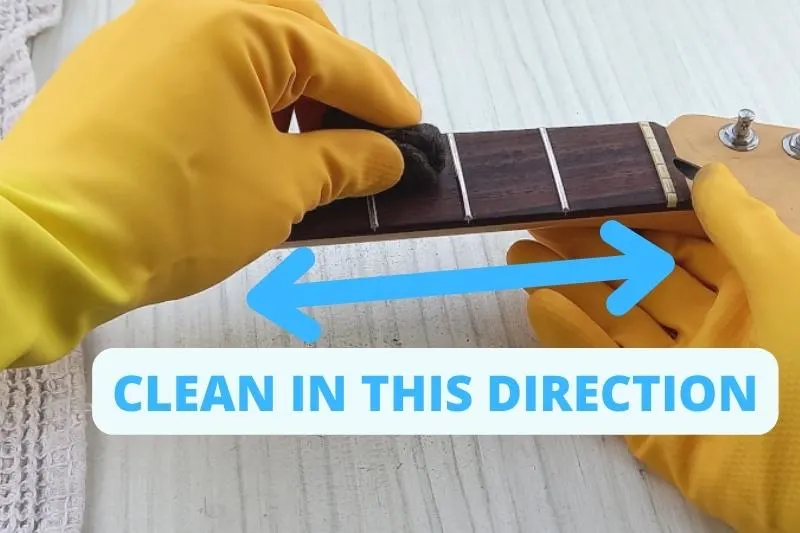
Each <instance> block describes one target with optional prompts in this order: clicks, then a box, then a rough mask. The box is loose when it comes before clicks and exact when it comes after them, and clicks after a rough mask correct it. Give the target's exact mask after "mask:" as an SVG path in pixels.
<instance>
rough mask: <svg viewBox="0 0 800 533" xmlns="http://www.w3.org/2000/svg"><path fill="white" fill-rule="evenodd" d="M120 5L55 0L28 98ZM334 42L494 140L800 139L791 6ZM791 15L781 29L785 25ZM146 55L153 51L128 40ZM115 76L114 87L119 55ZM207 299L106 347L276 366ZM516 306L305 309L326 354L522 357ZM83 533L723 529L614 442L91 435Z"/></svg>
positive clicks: (667, 1) (618, 14)
mask: <svg viewBox="0 0 800 533" xmlns="http://www.w3.org/2000/svg"><path fill="white" fill-rule="evenodd" d="M129 1H130V0H65V2H66V4H65V11H64V20H63V22H62V24H61V25H60V26H59V27H58V28H57V29H55V30H53V31H50V32H47V33H45V34H43V35H42V36H40V37H39V38H38V39H37V41H36V42H35V44H34V56H33V58H34V62H35V68H36V70H37V75H38V76H39V81H40V83H41V82H43V81H44V80H45V79H46V78H47V76H49V74H50V73H51V72H52V71H53V70H54V69H55V68H57V65H58V63H59V61H60V60H61V59H62V58H63V57H64V55H65V54H67V53H68V52H69V51H70V50H71V49H72V47H73V46H74V45H75V44H77V43H78V42H79V41H80V40H81V39H83V38H84V37H85V36H86V35H87V33H88V32H90V31H91V30H92V29H93V28H94V27H96V26H98V25H100V24H102V23H103V22H105V21H106V20H109V19H110V18H113V17H115V16H116V15H118V14H119V13H121V12H122V11H123V10H124V9H126V8H127V7H128V5H129ZM323 5H324V6H325V8H326V9H327V11H328V13H329V15H330V17H331V18H332V20H333V21H334V23H335V24H337V26H338V28H339V30H340V31H341V32H342V33H344V34H346V35H348V36H350V37H352V38H355V39H356V40H358V41H360V42H362V43H364V44H366V45H367V46H370V47H372V48H373V49H374V50H376V51H377V52H378V53H380V54H381V55H383V56H384V57H385V58H386V59H388V60H389V61H390V62H391V63H392V64H393V65H394V66H395V68H397V70H398V71H399V73H400V75H401V76H402V78H403V79H404V80H405V81H406V82H407V83H408V85H409V87H411V89H412V90H413V91H415V93H416V94H417V95H419V97H420V98H421V100H422V102H423V104H424V108H425V120H427V121H430V122H433V123H436V124H437V125H439V126H440V127H442V128H443V129H448V130H461V131H468V130H486V129H499V128H523V127H536V126H556V125H570V124H591V123H600V122H627V121H635V120H640V119H647V120H653V121H658V122H661V123H662V124H666V123H668V122H669V121H670V120H672V119H673V118H674V117H676V116H678V115H680V114H684V113H694V112H699V113H708V114H718V115H731V114H735V113H736V111H737V110H738V109H739V108H740V107H748V106H749V107H752V108H753V109H755V110H756V111H757V113H758V116H759V119H763V120H768V121H771V122H779V123H781V122H782V123H792V124H800V55H798V54H797V53H796V51H797V38H796V35H797V33H796V32H797V29H798V28H800V15H798V14H797V11H798V10H797V9H796V3H795V2H794V0H761V1H759V2H752V1H749V0H734V1H730V0H705V1H703V2H693V1H691V0H649V1H647V2H642V1H640V0H603V1H597V0H570V1H568V2H567V1H563V0H562V1H552V0H491V1H490V0H428V1H421V0H402V1H401V0H374V1H369V0H346V1H345V0H326V1H324V2H323ZM792 7H794V8H795V9H792ZM142 38H143V39H146V38H147V35H146V34H145V35H142ZM119 65H120V66H119V68H125V59H124V56H123V57H121V58H120V62H119ZM521 236H524V235H523V234H520V233H514V234H501V235H492V236H469V237H458V238H439V239H429V240H413V241H405V242H398V243H381V244H372V245H350V246H342V247H336V248H331V249H323V250H321V251H320V252H319V258H320V259H319V261H320V264H321V265H322V267H323V268H322V269H321V270H322V273H321V274H318V275H321V276H322V277H327V276H330V277H337V278H339V277H345V276H353V275H356V276H363V275H369V274H374V273H389V272H392V273H397V272H409V271H418V270H431V269H443V268H456V267H462V268H463V267H469V266H477V265H486V264H502V263H503V260H504V254H505V250H506V248H507V246H508V245H509V244H510V243H511V242H513V241H514V240H515V239H516V238H518V237H521ZM280 257H281V254H269V255H268V256H267V257H265V258H264V259H263V260H262V261H260V262H259V263H258V264H256V265H254V266H253V267H252V268H250V269H249V270H248V271H245V272H241V273H239V274H238V275H236V276H234V277H233V278H231V279H230V280H228V281H227V282H226V283H224V284H222V285H221V286H218V287H215V288H214V289H212V290H209V291H206V292H205V293H203V294H201V295H197V296H195V297H193V298H189V299H187V300H185V301H181V302H177V303H174V304H166V305H162V306H158V307H155V308H150V309H144V310H141V311H139V312H136V313H133V314H131V315H129V316H126V317H123V318H121V319H119V320H117V321H115V322H113V323H111V324H109V325H107V326H105V327H103V328H101V329H100V330H98V331H97V332H96V333H95V334H93V335H92V336H91V337H90V338H89V339H88V340H87V344H86V346H87V349H88V352H89V354H90V357H91V354H96V353H98V352H99V351H101V350H102V349H104V348H106V347H112V346H118V347H119V346H122V347H132V346H138V347H151V346H161V347H174V346H204V347H205V346H207V347H256V346H258V347H268V346H296V345H298V344H297V343H296V342H295V341H292V340H290V339H289V338H288V337H287V336H286V335H284V334H283V333H281V332H280V331H278V330H277V329H275V328H273V327H272V326H271V325H270V324H268V323H266V322H264V321H260V320H257V319H255V318H254V317H253V316H252V314H251V313H250V312H249V311H248V310H247V309H246V307H245V303H244V302H245V298H244V295H245V291H246V289H247V288H248V287H250V286H251V285H252V284H253V282H254V281H255V280H256V279H257V277H258V276H259V275H260V274H262V273H263V272H265V270H266V269H267V268H269V267H270V266H271V265H273V264H275V263H276V262H277V261H278V260H279V258H280ZM523 305H524V301H523V298H522V294H516V293H514V294H502V295H488V296H487V295H476V296H470V297H450V298H446V299H436V298H434V299H427V300H424V301H410V302H395V303H392V304H373V305H358V306H348V307H342V308H336V310H335V311H326V310H318V311H317V312H316V313H315V315H316V316H317V317H318V318H319V319H320V320H321V321H322V323H323V325H324V328H325V330H326V331H327V332H328V334H327V335H326V336H325V338H324V341H323V342H322V343H321V345H323V346H337V347H348V346H394V347H415V346H441V347H462V346H463V347H470V346H509V347H516V346H531V345H534V344H535V341H534V339H533V338H532V337H531V335H530V332H529V330H528V325H527V322H526V319H525V315H524V313H523ZM89 439H90V440H89V456H90V462H89V474H88V475H89V478H88V480H87V483H88V487H87V490H88V494H87V500H88V503H87V512H86V531H88V532H98V533H108V532H120V533H122V532H126V531H131V532H137V533H138V532H173V531H180V532H183V531H186V532H192V533H200V532H206V531H215V532H217V531H218V532H248V533H249V532H265V533H266V532H269V533H273V532H280V533H284V532H286V533H289V532H295V531H297V532H301V531H302V532H306V531H307V532H327V531H332V532H365V533H366V532H369V533H377V532H389V531H392V532H395V531H405V532H414V533H426V532H447V533H450V532H453V533H462V532H480V533H484V532H496V533H506V532H533V531H548V532H550V531H554V532H555V531H563V532H570V531H576V532H577V531H581V532H588V531H591V532H605V531H608V532H615V533H622V532H631V533H634V532H636V533H645V532H651V531H671V532H706V531H725V530H726V529H725V528H723V527H721V526H720V525H719V524H716V523H714V522H713V521H711V520H709V519H707V518H705V517H703V516H701V515H700V514H699V513H697V512H696V511H695V510H694V509H693V508H692V507H690V506H688V505H686V504H685V503H684V502H683V500H682V499H681V498H680V497H679V496H678V495H677V493H676V492H675V491H673V490H672V489H671V488H670V487H668V486H666V485H665V484H663V483H662V482H660V481H659V480H657V479H653V478H651V477H649V476H647V475H645V474H643V473H642V472H641V471H640V469H639V467H638V465H637V464H636V462H635V461H634V460H632V459H631V457H630V456H629V455H628V453H627V452H626V450H625V448H624V446H623V444H622V443H621V442H620V440H618V439H616V438H521V437H518V438H515V437H509V438H493V437H481V438H447V437H441V438H438V437H437V438H428V437H417V438H319V437H308V438H232V437H219V438H115V437H108V436H105V435H103V434H101V433H99V432H98V431H97V430H96V429H94V428H93V427H92V428H91V429H90V436H89Z"/></svg>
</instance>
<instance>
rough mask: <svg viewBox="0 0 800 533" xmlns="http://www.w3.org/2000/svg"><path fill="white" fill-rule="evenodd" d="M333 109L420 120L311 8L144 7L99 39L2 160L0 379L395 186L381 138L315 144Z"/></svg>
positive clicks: (304, 2) (378, 120) (391, 81)
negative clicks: (327, 110) (351, 200)
mask: <svg viewBox="0 0 800 533" xmlns="http://www.w3.org/2000/svg"><path fill="white" fill-rule="evenodd" d="M295 104H296V106H295ZM323 104H327V105H330V106H332V107H335V108H338V109H340V110H342V111H344V112H346V113H349V114H350V115H354V116H356V117H358V118H361V119H363V120H366V121H368V122H370V123H373V124H375V125H378V126H383V127H387V128H389V127H404V126H409V125H413V124H416V123H418V122H419V120H420V114H421V110H420V105H419V103H418V102H417V100H416V99H415V98H414V97H413V96H412V95H411V94H410V93H409V92H408V91H407V90H406V88H405V87H404V86H403V84H402V83H401V81H400V80H399V78H398V77H397V75H396V74H395V72H394V71H393V70H392V69H391V68H390V67H389V65H388V64H387V63H385V62H384V61H383V60H382V59H380V58H379V57H378V56H377V55H376V54H374V53H372V52H371V51H369V50H367V49H366V48H364V47H362V46H360V45H358V44H356V43H355V42H353V41H350V40H347V39H345V38H343V37H341V36H340V35H338V34H337V32H336V30H335V28H334V27H333V25H332V24H331V23H330V21H329V20H328V19H327V17H326V16H325V14H324V13H323V11H322V9H321V8H320V7H319V5H318V4H317V3H316V2H315V1H312V0H252V1H248V0H139V1H137V2H136V3H135V4H134V6H133V7H132V8H131V9H130V10H129V11H128V12H127V13H125V14H123V15H122V16H120V17H119V18H117V19H116V20H114V21H112V22H110V23H109V24H107V25H106V26H104V27H103V28H101V29H99V30H98V31H96V32H95V33H94V34H93V35H91V36H90V37H89V38H88V39H87V40H86V41H85V42H84V43H82V44H81V45H80V46H79V47H78V48H77V49H76V50H75V51H74V52H73V53H72V54H71V55H70V56H69V57H68V58H67V59H66V60H65V61H64V63H63V64H62V66H61V68H60V69H59V70H58V72H57V73H56V74H55V75H54V76H53V77H52V79H50V80H49V81H48V82H47V83H46V85H45V86H44V87H43V88H42V90H41V91H40V93H39V94H38V95H37V96H36V97H35V99H34V101H33V102H32V103H31V105H30V106H29V108H28V109H27V110H26V111H25V113H24V115H23V116H22V117H21V119H20V120H19V121H18V122H17V123H16V124H15V126H14V127H13V129H12V131H11V132H10V134H9V135H8V137H7V138H6V139H5V140H3V141H2V143H0V287H2V289H1V290H0V292H2V296H1V297H0V298H2V306H0V367H7V366H23V365H32V364H43V363H48V362H51V361H53V360H55V359H58V358H59V357H62V356H63V355H65V354H66V353H67V352H68V351H69V350H70V349H71V348H73V347H74V346H75V345H76V344H77V343H78V342H79V341H80V340H81V338H82V337H83V336H84V335H85V334H86V333H87V332H88V331H89V330H91V329H92V328H94V327H96V326H97V325H99V324H102V323H104V322H107V321H109V320H111V319H112V318H115V317H117V316H119V315H121V314H124V313H125V312H127V311H130V310H132V309H135V308H137V307H141V306H145V305H149V304H153V303H158V302H162V301H167V300H171V299H176V298H181V297H184V296H188V295H191V294H194V293H196V292H199V291H201V290H204V289H206V288H208V287H211V286H213V285H215V284H216V283H218V282H220V281H222V280H224V279H225V278H227V277H228V276H230V275H231V274H233V273H234V272H236V271H237V270H239V269H241V268H242V267H244V266H245V265H247V264H248V263H250V262H252V261H253V260H255V259H257V258H258V257H259V256H260V255H262V254H263V253H265V252H266V251H268V250H270V249H271V248H273V247H275V246H277V245H279V244H281V243H283V242H284V241H285V240H286V239H287V238H288V236H289V234H290V230H291V226H292V224H294V223H297V222H298V221H300V220H301V218H302V217H303V215H304V214H305V213H306V212H307V211H309V210H312V209H314V208H316V207H317V206H320V205H323V204H327V203H329V202H332V201H333V200H336V199H338V198H344V197H355V196H366V195H370V194H376V193H378V192H380V191H383V190H385V189H387V188H389V187H391V186H393V185H394V184H395V183H397V181H398V180H399V178H400V176H401V175H402V172H403V157H402V154H401V152H400V151H399V149H398V148H397V147H396V145H394V144H393V143H392V142H391V141H390V140H388V139H387V138H386V137H384V136H382V135H380V134H378V133H374V132H370V131H365V130H346V131H345V130H341V131H333V130H330V131H321V130H317V131H312V130H314V129H315V127H317V126H318V125H319V123H320V120H321V116H322V110H323V109H324V105H323ZM294 107H296V112H297V116H298V120H299V123H300V126H301V129H302V130H303V133H302V134H289V133H286V131H287V129H288V126H289V122H290V119H291V112H292V109H293V108H294Z"/></svg>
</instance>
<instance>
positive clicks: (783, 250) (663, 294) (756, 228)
mask: <svg viewBox="0 0 800 533" xmlns="http://www.w3.org/2000/svg"><path fill="white" fill-rule="evenodd" d="M692 194H693V201H694V207H695V211H696V213H697V216H698V219H699V220H700V223H701V224H702V226H703V228H704V230H705V232H706V233H707V235H708V237H709V240H703V239H698V238H692V237H684V236H680V235H676V234H671V233H668V232H642V233H643V235H644V236H645V237H647V238H648V239H650V240H651V241H652V242H654V243H655V244H657V245H659V246H661V247H662V248H664V249H665V250H667V251H669V252H670V253H671V254H673V256H674V257H675V261H676V264H677V267H676V269H675V271H674V272H673V274H672V275H671V276H670V277H669V278H668V279H667V280H666V281H665V282H664V283H663V284H662V285H660V286H659V287H658V288H657V289H656V290H655V291H654V292H653V293H651V294H650V295H649V296H648V297H646V298H645V299H644V300H643V301H642V302H641V304H640V306H639V307H637V308H635V309H634V310H633V311H631V312H630V313H628V314H626V315H624V316H622V317H620V318H616V317H613V316H612V315H610V314H609V313H608V312H607V311H606V309H605V301H606V297H607V296H608V294H609V293H610V292H611V290H612V287H614V286H617V285H618V284H616V283H613V284H592V285H585V286H571V287H563V288H557V289H549V288H548V289H536V290H532V291H529V298H528V313H529V318H530V323H531V325H532V327H533V329H534V330H535V331H536V333H537V335H538V337H539V339H540V340H541V341H542V343H543V344H544V345H545V346H547V347H554V348H584V347H585V348H616V347H622V348H628V347H633V348H642V347H693V348H708V347H732V348H737V347H761V348H764V349H766V350H767V351H769V352H770V353H772V354H773V355H774V356H775V357H776V359H777V360H778V364H779V368H780V387H781V388H780V394H781V400H780V407H779V408H780V420H779V422H778V424H777V426H776V427H775V429H774V430H773V431H772V432H770V433H769V434H767V435H764V436H746V437H735V436H710V437H707V436H689V437H685V436H677V437H676V436H645V437H640V436H636V437H627V438H626V440H627V444H628V446H629V449H630V450H631V452H632V453H633V454H634V455H635V456H636V457H637V458H638V459H639V460H640V461H642V462H643V463H644V464H645V465H646V466H647V467H649V468H650V469H651V470H652V471H654V472H655V473H657V474H658V475H660V476H661V477H663V478H664V479H666V480H667V481H669V482H670V483H672V484H673V485H675V486H676V487H677V488H678V489H679V490H680V491H681V492H682V493H683V495H684V496H685V497H686V498H687V499H689V500H691V501H693V502H694V503H695V504H697V505H698V506H699V507H700V508H702V509H704V510H705V511H706V512H708V513H709V514H711V515H713V516H716V517H718V518H719V519H721V520H723V521H724V522H727V523H728V524H729V525H731V526H732V527H734V528H735V529H736V530H737V531H739V532H742V533H749V532H755V533H790V532H796V531H800V462H798V459H797V453H798V450H800V405H799V404H800V387H799V386H798V378H800V358H798V353H797V351H798V348H800V328H798V327H797V321H798V318H799V317H800V275H798V273H800V237H799V236H798V235H796V234H795V233H793V232H791V231H790V230H789V229H788V228H787V227H786V226H785V225H784V224H783V223H782V222H781V221H780V220H779V218H778V217H777V215H776V214H775V212H774V211H773V210H772V209H771V208H769V207H768V206H766V205H765V204H763V203H761V202H760V201H758V200H756V199H754V198H753V197H751V196H750V195H749V194H748V193H747V192H746V191H745V189H744V188H743V187H742V186H741V184H740V183H739V182H738V181H737V180H736V179H735V178H734V176H733V175H732V174H731V173H730V172H729V171H728V169H727V168H726V167H724V166H722V165H720V164H713V165H709V166H707V167H705V168H703V169H702V170H701V171H700V172H699V173H698V175H697V178H696V179H695V183H694V186H693V191H692ZM799 200H800V199H799ZM532 233H533V236H534V238H535V239H536V240H537V241H539V242H538V243H536V242H533V241H520V242H517V243H515V244H514V245H513V246H512V247H511V249H510V250H509V252H508V261H509V262H510V263H523V262H538V261H550V260H556V259H561V258H582V257H589V256H600V255H604V254H609V255H612V254H616V253H618V252H615V251H613V250H611V249H610V248H609V247H608V246H607V245H605V243H603V242H602V241H601V240H600V238H599V232H598V231H597V229H596V228H595V229H585V228H584V229H561V230H559V229H549V230H546V231H535V232H532Z"/></svg>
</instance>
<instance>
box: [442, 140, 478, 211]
mask: <svg viewBox="0 0 800 533" xmlns="http://www.w3.org/2000/svg"><path fill="white" fill-rule="evenodd" d="M447 140H448V141H449V142H450V153H451V154H452V155H453V167H454V168H455V170H456V176H457V177H458V188H459V189H461V203H462V204H463V206H464V220H465V221H466V222H467V223H469V222H472V219H473V216H472V207H470V205H469V195H468V194H467V184H466V182H465V181H464V171H463V169H462V168H461V158H460V157H459V156H458V147H457V146H456V137H455V135H453V134H452V133H448V134H447Z"/></svg>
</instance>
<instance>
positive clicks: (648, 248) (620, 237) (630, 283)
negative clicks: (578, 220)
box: [600, 220, 675, 316]
mask: <svg viewBox="0 0 800 533" xmlns="http://www.w3.org/2000/svg"><path fill="white" fill-rule="evenodd" d="M600 237H601V238H602V239H603V240H604V241H605V242H606V243H607V244H609V245H610V246H613V247H614V248H616V249H617V250H618V251H620V252H621V253H622V254H623V255H624V257H625V262H624V265H625V266H624V267H623V271H624V272H625V275H624V276H620V279H625V281H624V282H623V283H622V285H620V286H619V287H618V288H617V289H616V290H615V291H614V292H612V293H611V296H609V297H608V300H607V301H606V308H607V309H608V311H609V313H611V314H612V315H614V316H622V315H624V314H625V313H627V312H628V311H630V310H631V309H633V308H634V306H636V305H637V304H638V303H639V302H640V301H641V300H642V299H643V298H644V297H645V296H647V295H648V294H650V292H652V291H653V290H654V289H655V288H656V287H658V286H659V285H660V284H661V283H662V282H663V281H664V280H665V279H667V277H668V276H669V275H670V274H671V273H672V271H673V270H674V269H675V259H674V258H673V257H672V256H671V255H670V254H669V253H668V252H666V251H665V250H663V249H661V248H659V247H658V246H656V245H655V244H653V243H652V242H650V241H648V240H647V239H645V238H644V237H642V236H641V235H639V234H638V233H636V232H635V231H633V230H631V229H629V228H627V227H625V226H624V225H622V224H620V223H619V222H617V221H614V220H610V221H608V222H605V223H604V224H603V225H602V226H601V227H600Z"/></svg>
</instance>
